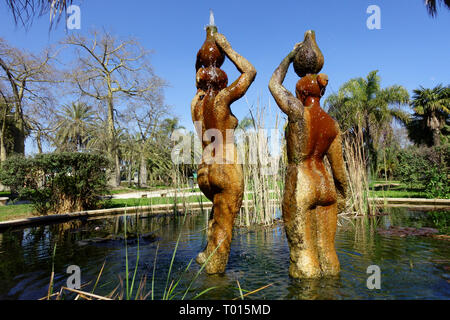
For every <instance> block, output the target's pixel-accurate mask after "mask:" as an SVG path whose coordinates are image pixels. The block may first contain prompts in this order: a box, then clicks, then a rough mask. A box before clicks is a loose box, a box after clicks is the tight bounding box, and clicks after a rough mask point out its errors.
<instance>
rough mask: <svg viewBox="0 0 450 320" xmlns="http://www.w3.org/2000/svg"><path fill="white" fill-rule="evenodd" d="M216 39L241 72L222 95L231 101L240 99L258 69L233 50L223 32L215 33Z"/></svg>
mask: <svg viewBox="0 0 450 320" xmlns="http://www.w3.org/2000/svg"><path fill="white" fill-rule="evenodd" d="M214 39H215V40H216V44H217V45H218V46H219V48H221V49H222V50H223V52H224V53H225V54H226V56H227V57H228V58H229V59H230V61H231V62H233V64H234V65H235V66H236V68H237V69H238V70H239V72H240V73H242V74H241V75H240V76H239V78H237V79H236V81H234V82H233V83H232V84H231V85H230V86H229V87H227V88H226V89H224V90H223V91H222V94H221V96H223V97H224V98H225V99H227V100H228V102H229V103H233V102H234V101H236V100H238V99H240V98H241V97H242V96H243V95H244V94H245V93H246V92H247V89H248V88H249V87H250V85H251V84H252V82H253V80H255V77H256V69H255V67H253V65H252V64H251V63H250V62H249V61H248V60H247V59H245V58H244V57H243V56H241V55H240V54H238V53H237V52H236V51H234V50H233V48H232V47H231V45H230V43H229V42H228V40H227V38H225V36H224V35H223V34H221V33H215V34H214Z"/></svg>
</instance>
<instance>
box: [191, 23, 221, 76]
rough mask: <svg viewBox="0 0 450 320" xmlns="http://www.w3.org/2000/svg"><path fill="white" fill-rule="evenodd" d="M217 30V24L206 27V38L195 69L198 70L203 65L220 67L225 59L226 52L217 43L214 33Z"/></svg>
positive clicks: (198, 54)
mask: <svg viewBox="0 0 450 320" xmlns="http://www.w3.org/2000/svg"><path fill="white" fill-rule="evenodd" d="M216 32H217V27H216V26H208V27H206V40H205V42H204V43H203V45H202V47H201V48H200V50H199V51H198V53H197V62H196V64H195V69H196V70H197V71H198V69H200V68H201V67H203V68H208V67H217V68H220V67H221V66H222V64H223V62H224V61H225V54H224V53H223V51H222V50H221V49H220V48H219V47H218V46H217V45H216V41H215V40H214V33H216Z"/></svg>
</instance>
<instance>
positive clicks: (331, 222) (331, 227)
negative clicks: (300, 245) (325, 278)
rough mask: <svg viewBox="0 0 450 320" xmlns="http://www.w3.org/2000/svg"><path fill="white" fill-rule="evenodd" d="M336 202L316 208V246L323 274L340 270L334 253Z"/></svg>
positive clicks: (337, 272)
mask: <svg viewBox="0 0 450 320" xmlns="http://www.w3.org/2000/svg"><path fill="white" fill-rule="evenodd" d="M337 213H338V211H337V204H336V203H335V204H333V205H330V206H326V207H319V206H318V207H317V208H316V217H317V247H318V250H319V261H320V267H321V269H322V274H323V275H329V276H332V275H337V274H339V271H340V266H339V259H338V257H337V254H336V248H335V244H334V242H335V236H336V228H337Z"/></svg>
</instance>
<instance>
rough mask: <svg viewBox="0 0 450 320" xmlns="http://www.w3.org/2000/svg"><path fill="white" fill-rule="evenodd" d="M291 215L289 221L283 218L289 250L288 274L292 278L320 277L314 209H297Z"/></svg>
mask: <svg viewBox="0 0 450 320" xmlns="http://www.w3.org/2000/svg"><path fill="white" fill-rule="evenodd" d="M291 216H292V219H290V220H289V221H286V219H285V230H286V235H287V238H288V244H289V251H290V266H289V275H290V276H291V277H293V278H317V277H320V275H321V272H320V264H319V259H318V252H317V246H316V241H317V239H316V235H317V233H316V221H315V220H316V219H315V216H314V210H298V209H297V212H296V214H295V215H291Z"/></svg>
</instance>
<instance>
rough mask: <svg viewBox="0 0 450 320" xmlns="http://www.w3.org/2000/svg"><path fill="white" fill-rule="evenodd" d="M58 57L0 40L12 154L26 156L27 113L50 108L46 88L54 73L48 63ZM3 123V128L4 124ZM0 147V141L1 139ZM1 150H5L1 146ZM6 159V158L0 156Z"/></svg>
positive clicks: (3, 94) (1, 76)
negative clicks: (21, 48) (27, 49)
mask: <svg viewBox="0 0 450 320" xmlns="http://www.w3.org/2000/svg"><path fill="white" fill-rule="evenodd" d="M56 55H57V53H54V54H52V53H51V50H50V49H46V50H44V52H43V53H42V55H41V56H36V55H34V54H31V53H28V52H26V51H24V50H19V49H17V48H14V47H11V46H10V45H9V44H8V43H6V41H5V40H3V39H1V38H0V82H1V86H0V90H1V97H2V100H3V102H4V103H5V104H6V109H4V110H3V111H4V112H3V114H2V116H3V118H2V119H4V120H5V121H6V117H7V116H8V115H10V116H12V121H11V125H12V129H11V130H12V134H13V140H14V141H13V150H12V152H15V153H19V154H25V139H26V137H27V135H28V134H29V133H30V130H31V129H32V125H31V121H30V119H31V118H30V116H29V115H27V112H26V109H27V108H28V110H31V108H32V107H33V106H36V105H40V106H43V105H46V104H49V101H50V100H51V98H50V96H49V95H48V91H47V90H46V87H48V84H49V83H53V82H54V81H55V79H54V74H55V70H54V68H53V67H52V66H51V65H50V61H51V60H52V59H53V58H55V56H56ZM5 121H3V123H2V125H3V124H5ZM0 144H1V139H0ZM0 149H1V150H3V149H4V146H1V148H0ZM2 157H3V158H5V157H6V155H5V154H3V155H2Z"/></svg>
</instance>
